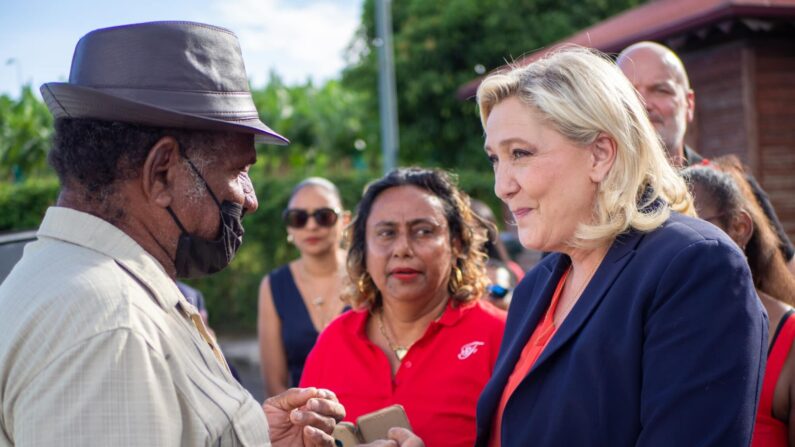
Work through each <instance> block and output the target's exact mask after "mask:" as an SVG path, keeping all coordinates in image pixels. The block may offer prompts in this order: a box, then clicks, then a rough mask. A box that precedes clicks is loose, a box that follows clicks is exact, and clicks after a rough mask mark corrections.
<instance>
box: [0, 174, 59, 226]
mask: <svg viewBox="0 0 795 447" xmlns="http://www.w3.org/2000/svg"><path fill="white" fill-rule="evenodd" d="M58 190H59V185H58V179H57V178H56V177H55V176H51V177H43V178H30V179H27V180H25V181H23V182H21V183H13V184H10V183H0V232H2V231H19V230H31V229H34V228H38V227H39V223H40V222H41V219H42V218H43V217H44V213H45V212H46V211H47V207H49V206H52V205H54V204H55V201H56V199H57V198H58Z"/></svg>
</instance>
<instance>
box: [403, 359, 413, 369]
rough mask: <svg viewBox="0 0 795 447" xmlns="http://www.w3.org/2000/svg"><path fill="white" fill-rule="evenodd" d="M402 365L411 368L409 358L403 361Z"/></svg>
mask: <svg viewBox="0 0 795 447" xmlns="http://www.w3.org/2000/svg"><path fill="white" fill-rule="evenodd" d="M403 366H405V367H406V368H411V360H409V361H408V362H406V363H404V364H403Z"/></svg>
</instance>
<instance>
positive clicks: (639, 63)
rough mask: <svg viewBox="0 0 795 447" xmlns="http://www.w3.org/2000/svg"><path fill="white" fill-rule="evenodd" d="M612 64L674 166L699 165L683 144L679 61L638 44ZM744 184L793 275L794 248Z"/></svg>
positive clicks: (691, 101) (688, 97)
mask: <svg viewBox="0 0 795 447" xmlns="http://www.w3.org/2000/svg"><path fill="white" fill-rule="evenodd" d="M616 63H617V64H618V66H619V67H620V68H621V70H622V71H623V72H624V74H625V75H626V76H627V78H629V80H630V81H631V82H632V84H633V85H634V86H635V89H636V90H637V91H638V92H639V93H640V94H641V96H642V97H643V99H644V101H645V103H646V111H647V113H648V114H649V119H650V120H651V122H652V124H653V125H654V127H655V128H656V129H657V133H658V134H659V135H660V138H661V139H662V141H663V144H664V145H665V148H666V150H667V151H668V156H669V158H670V159H671V162H672V163H673V164H674V166H677V167H680V168H683V167H687V166H690V165H692V164H697V163H699V162H701V161H702V160H703V157H701V155H699V154H698V153H697V152H696V151H694V150H693V149H691V148H690V147H688V146H687V145H686V144H685V133H686V132H687V125H688V124H690V123H691V122H692V121H693V113H694V111H695V105H696V103H695V99H696V98H695V93H694V92H693V90H692V89H691V88H690V80H689V79H688V77H687V71H685V67H684V64H682V61H681V60H680V59H679V57H678V56H677V55H676V54H675V53H674V52H673V51H671V50H670V49H669V48H668V47H666V46H663V45H660V44H658V43H656V42H638V43H635V44H633V45H630V46H629V47H627V48H626V49H624V51H622V52H621V53H620V54H619V55H618V58H617V59H616ZM748 181H749V183H750V184H751V187H752V188H753V189H754V195H756V198H757V201H758V202H759V205H760V206H761V207H762V209H763V210H764V211H765V214H766V215H767V217H768V219H770V222H771V223H772V224H773V227H774V228H775V230H776V233H777V235H778V237H779V246H780V248H781V252H782V254H783V255H784V259H786V260H787V261H788V265H789V268H790V270H791V271H792V272H794V273H795V246H793V245H792V242H791V241H790V240H789V237H787V233H786V232H785V231H784V227H783V226H782V225H781V221H779V219H778V216H777V215H776V211H775V209H774V208H773V205H772V204H771V203H770V199H769V198H768V196H767V194H766V193H765V191H764V190H763V189H762V187H761V186H759V183H757V181H756V179H754V178H753V177H750V176H749V178H748Z"/></svg>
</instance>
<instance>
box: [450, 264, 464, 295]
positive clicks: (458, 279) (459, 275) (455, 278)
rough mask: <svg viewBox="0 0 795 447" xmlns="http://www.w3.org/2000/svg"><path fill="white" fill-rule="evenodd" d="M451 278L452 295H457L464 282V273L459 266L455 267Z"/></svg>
mask: <svg viewBox="0 0 795 447" xmlns="http://www.w3.org/2000/svg"><path fill="white" fill-rule="evenodd" d="M450 276H451V277H450V285H449V287H448V288H449V289H450V293H456V292H457V291H458V288H459V287H461V283H462V282H464V273H463V272H462V271H461V269H460V268H458V266H455V267H453V271H452V273H451V275H450Z"/></svg>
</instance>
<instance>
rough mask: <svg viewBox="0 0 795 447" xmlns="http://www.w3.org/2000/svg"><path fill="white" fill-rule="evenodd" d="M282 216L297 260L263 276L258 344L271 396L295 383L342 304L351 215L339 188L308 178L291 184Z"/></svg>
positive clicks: (339, 311)
mask: <svg viewBox="0 0 795 447" xmlns="http://www.w3.org/2000/svg"><path fill="white" fill-rule="evenodd" d="M282 218H283V220H284V223H285V225H286V227H287V240H288V241H289V242H291V243H292V244H294V245H295V247H296V248H297V249H298V252H299V253H300V256H299V257H298V259H296V260H294V261H292V262H290V263H289V264H287V265H284V266H282V267H279V268H277V269H276V270H274V271H272V272H270V273H269V274H268V275H267V276H266V277H265V278H263V280H262V283H261V284H260V289H259V316H258V324H257V326H258V328H259V331H258V332H259V345H260V359H261V361H262V374H263V379H264V382H265V388H266V392H267V393H268V395H274V394H278V393H280V392H282V391H285V390H286V389H287V388H289V387H291V386H297V385H298V381H299V379H300V378H301V371H302V370H303V368H304V361H305V360H306V356H307V355H308V354H309V351H310V350H311V349H312V346H314V344H315V340H316V339H317V336H318V333H319V332H320V331H322V330H323V329H324V328H325V327H326V326H327V325H328V324H329V322H331V320H333V319H334V318H335V317H336V316H338V315H339V314H340V313H341V312H342V310H343V307H344V304H343V302H342V301H341V300H340V294H341V291H342V277H343V275H344V266H345V252H344V250H342V249H341V248H340V245H341V244H340V241H341V240H342V232H343V228H344V226H345V224H347V221H348V219H349V217H348V214H347V213H344V212H343V211H342V201H341V199H340V194H339V191H338V190H337V187H336V186H335V185H334V184H333V183H331V182H330V181H328V180H326V179H324V178H320V177H311V178H308V179H306V180H304V181H302V182H301V183H299V184H298V185H296V187H295V188H294V189H293V191H292V194H291V195H290V200H289V202H288V205H287V209H286V210H284V213H283V214H282Z"/></svg>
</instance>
